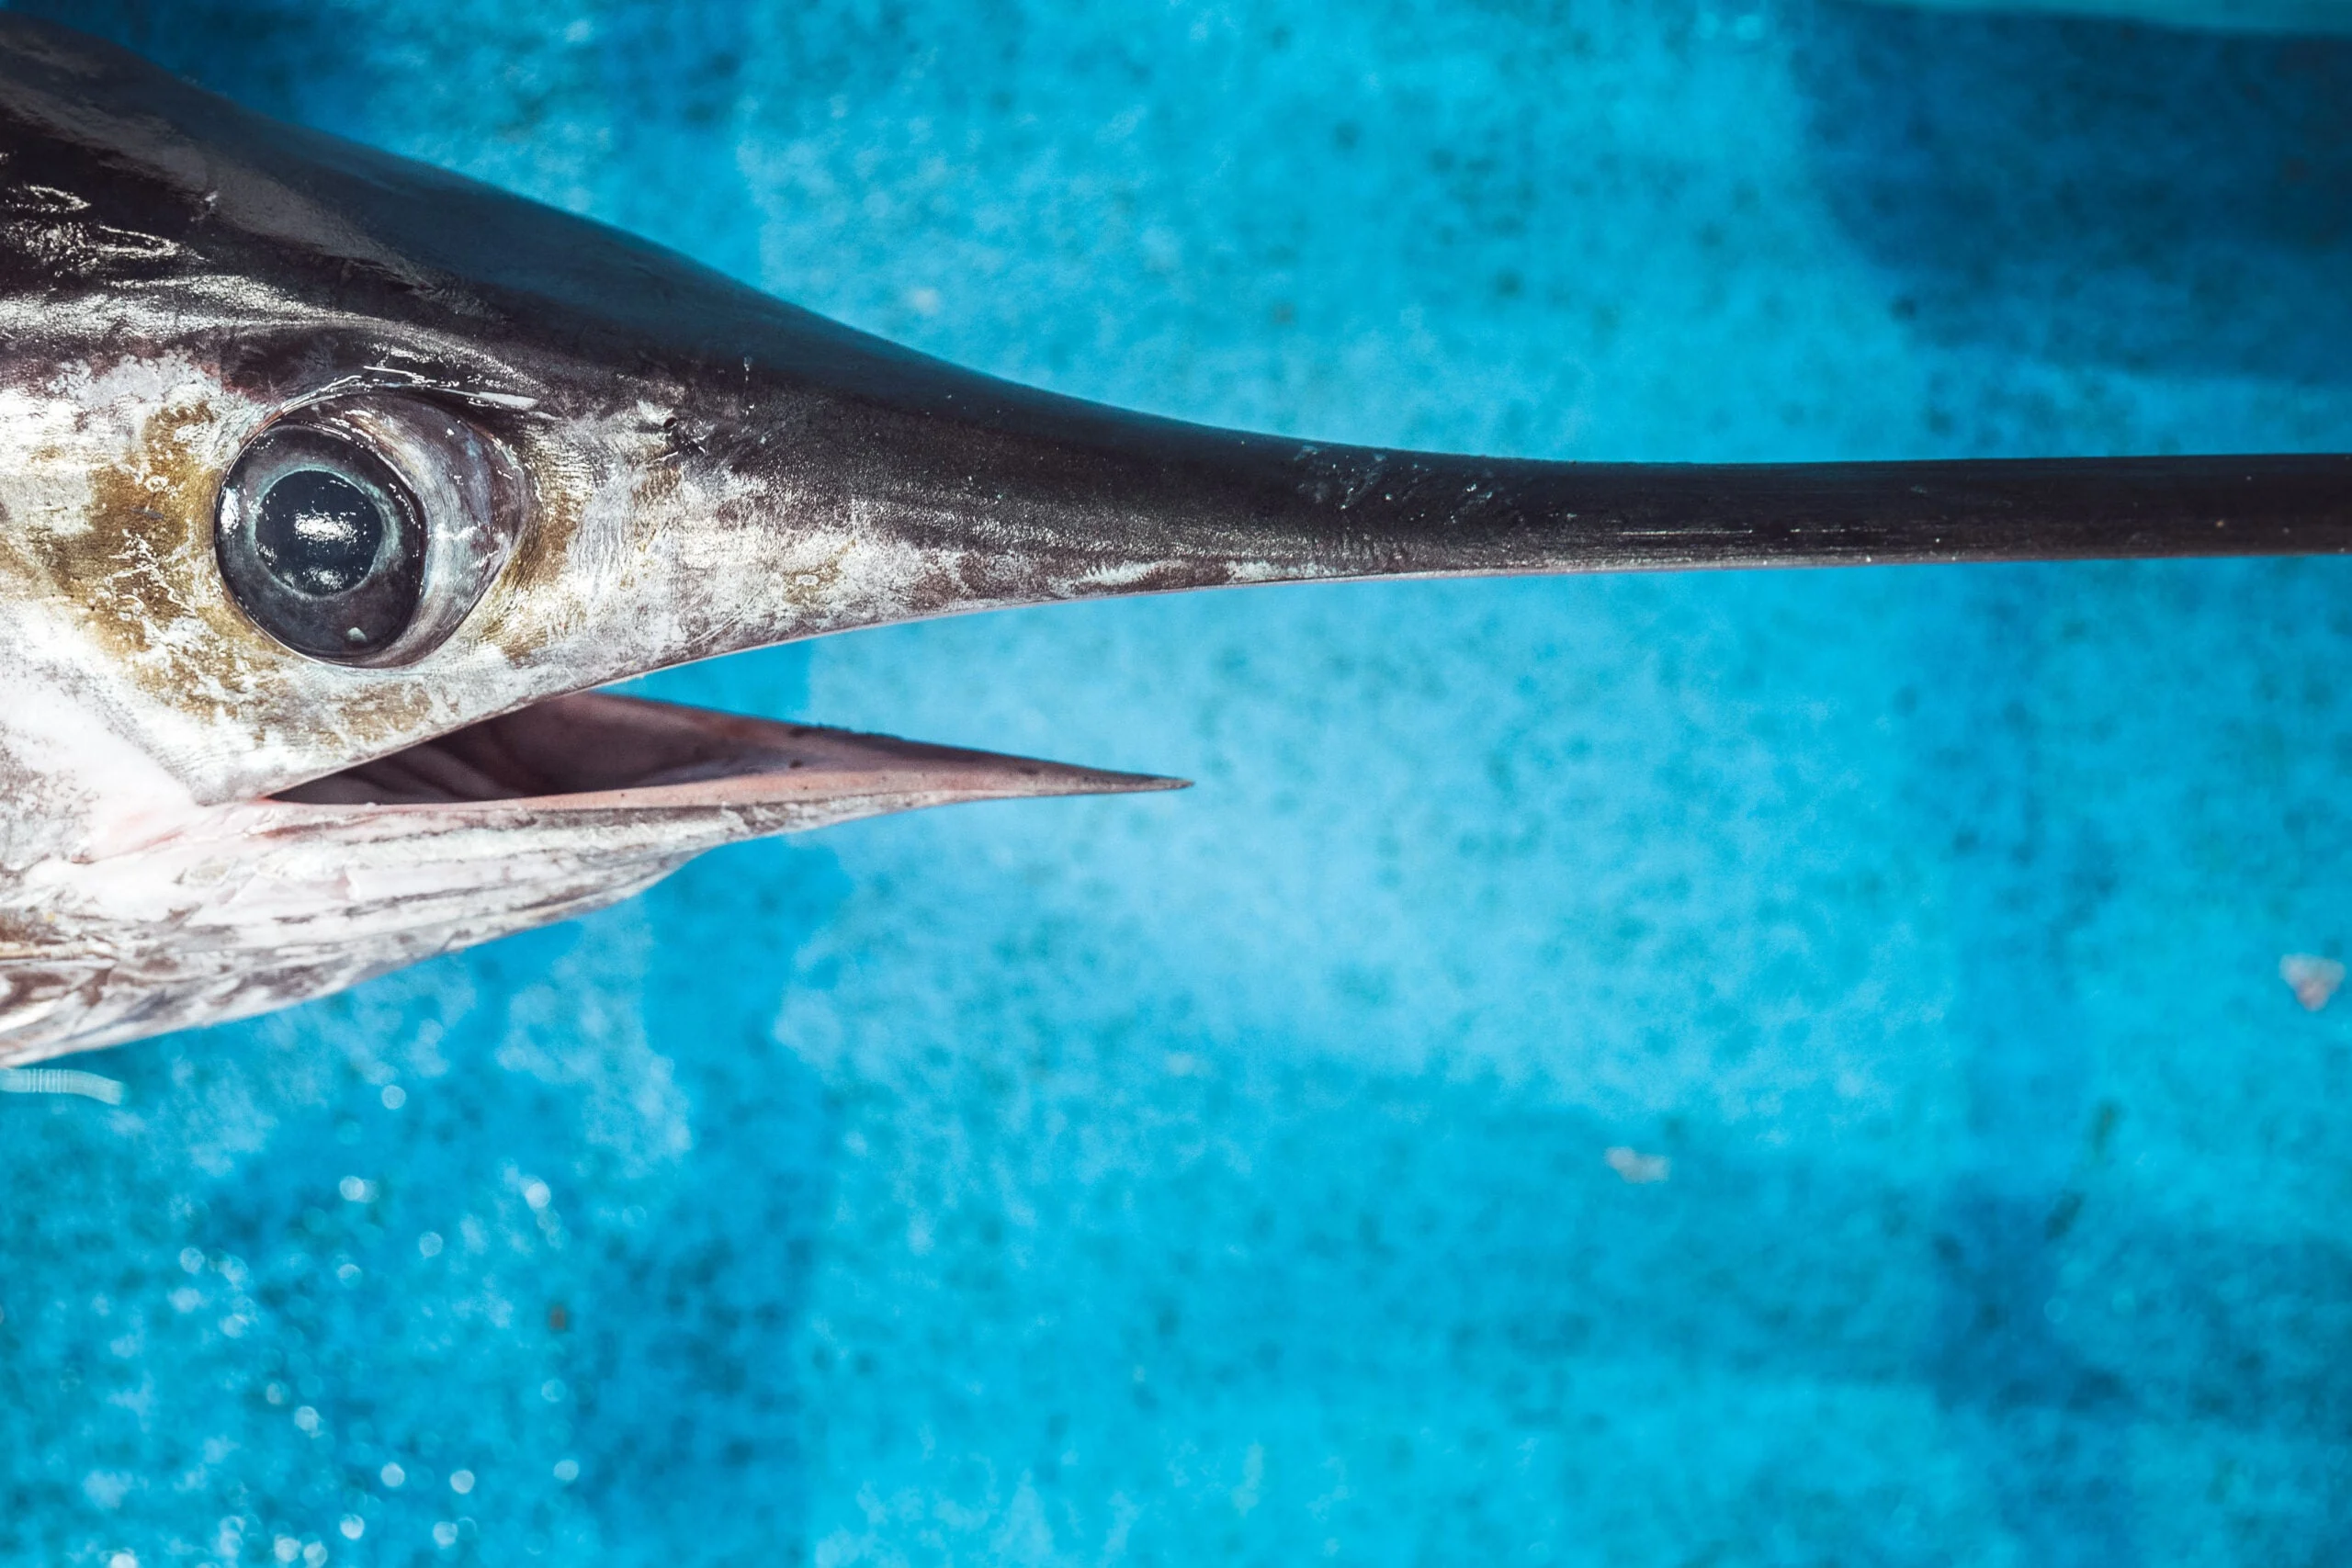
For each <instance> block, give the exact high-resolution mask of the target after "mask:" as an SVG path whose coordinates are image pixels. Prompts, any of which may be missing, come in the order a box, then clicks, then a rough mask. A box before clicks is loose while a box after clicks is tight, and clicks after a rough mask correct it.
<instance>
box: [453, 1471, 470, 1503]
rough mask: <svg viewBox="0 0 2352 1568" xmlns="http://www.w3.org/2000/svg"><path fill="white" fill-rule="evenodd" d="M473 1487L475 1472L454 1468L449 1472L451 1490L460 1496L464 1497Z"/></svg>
mask: <svg viewBox="0 0 2352 1568" xmlns="http://www.w3.org/2000/svg"><path fill="white" fill-rule="evenodd" d="M473 1489H474V1472H472V1471H470V1470H453V1471H451V1472H449V1490H450V1491H452V1492H455V1493H456V1494H457V1495H458V1496H460V1497H462V1496H464V1495H466V1494H467V1493H469V1492H470V1491H472V1490H473Z"/></svg>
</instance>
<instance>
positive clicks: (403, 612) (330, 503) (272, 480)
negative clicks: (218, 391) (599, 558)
mask: <svg viewBox="0 0 2352 1568" xmlns="http://www.w3.org/2000/svg"><path fill="white" fill-rule="evenodd" d="M521 497H522V484H521V480H520V477H519V472H518V470H517V468H516V467H515V463H514V461H513V459H512V457H510V456H509V455H508V454H507V453H506V450H505V448H504V446H503V443H501V442H499V441H498V440H497V439H496V438H495V437H494V436H492V435H490V434H488V433H486V432H484V431H482V430H481V429H479V428H478V427H476V426H475V425H474V423H472V421H470V420H469V419H468V418H467V417H466V416H464V415H462V414H459V413H457V412H452V411H451V410H448V409H446V408H443V407H441V406H440V405H438V404H435V403H433V402H430V401H428V400H424V399H422V398H414V397H407V396H401V395H396V394H362V395H358V396H354V397H348V398H341V399H335V400H329V401H323V402H319V403H312V404H307V405H304V406H303V407H301V408H300V409H297V410H295V411H294V412H290V413H288V414H286V415H284V416H283V417H281V418H279V419H277V421H275V422H273V423H270V424H269V425H268V426H266V427H265V428H264V429H263V431H262V432H261V434H258V435H256V436H255V437H254V439H253V440H252V441H251V442H249V443H248V444H247V445H246V446H245V449H244V451H243V453H241V454H239V456H238V457H237V460H236V461H235V463H233V464H232V465H231V467H230V469H229V475H228V479H227V481H226V483H225V484H223V486H222V487H221V492H220V521H219V532H218V540H217V542H218V553H219V556H220V574H221V576H222V578H223V579H224V580H225V581H226V582H227V584H228V587H229V592H230V593H231V595H232V597H233V598H234V599H235V600H236V602H237V604H238V607H239V608H241V609H242V610H243V611H244V613H245V615H247V617H248V618H250V619H251V620H252V621H253V623H254V625H255V626H259V627H260V628H261V629H262V630H263V631H265V632H266V633H268V634H269V635H270V636H271V637H274V638H276V639H277V641H278V642H280V643H283V644H284V645H285V646H287V647H288V648H290V649H294V650H295V651H296V652H298V653H304V654H308V655H309V656H310V657H311V658H313V659H318V660H327V661H329V662H333V663H337V664H368V665H386V664H408V663H413V662H414V661H415V660H419V659H422V658H424V656H425V655H426V654H428V653H430V652H431V651H432V650H433V649H435V648H437V647H439V646H440V645H441V644H442V643H443V642H444V641H446V640H447V638H448V637H449V634H450V633H452V632H453V631H455V630H456V629H457V627H458V625H459V623H461V622H462V621H463V620H464V619H465V617H466V615H467V613H468V612H469V611H470V610H471V609H472V608H473V606H474V604H476V603H477V602H478V601H479V600H480V599H481V594H482V592H483V590H484V589H486V588H487V587H489V585H490V581H491V579H492V578H493V577H494V576H496V575H497V572H498V569H499V567H501V566H502V565H503V564H504V561H505V558H506V556H507V553H508V551H509V549H510V548H511V547H512V545H513V542H514V539H515V534H516V531H517V527H518V525H519V523H520V516H519V512H520V502H521Z"/></svg>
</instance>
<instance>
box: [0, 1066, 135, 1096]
mask: <svg viewBox="0 0 2352 1568" xmlns="http://www.w3.org/2000/svg"><path fill="white" fill-rule="evenodd" d="M0 1094H78V1095H80V1096H81V1097H82V1098H83V1099H85V1100H101V1101H103V1102H105V1103H106V1104H107V1105H120V1104H121V1103H122V1085H121V1084H120V1083H119V1082H117V1081H116V1080H115V1079H113V1078H102V1077H99V1076H98V1075H97V1074H96V1073H77V1072H74V1071H73V1070H72V1069H71V1068H67V1067H0Z"/></svg>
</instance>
